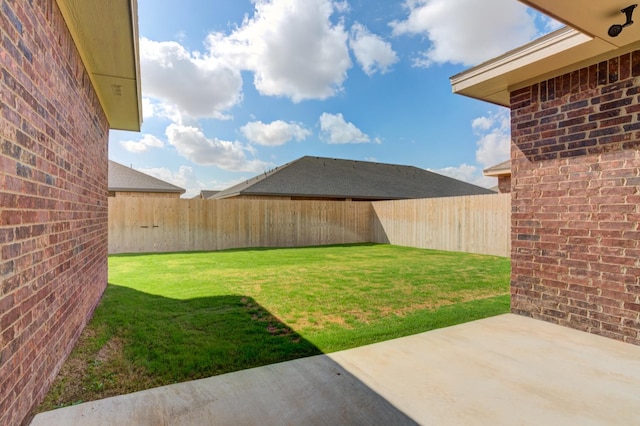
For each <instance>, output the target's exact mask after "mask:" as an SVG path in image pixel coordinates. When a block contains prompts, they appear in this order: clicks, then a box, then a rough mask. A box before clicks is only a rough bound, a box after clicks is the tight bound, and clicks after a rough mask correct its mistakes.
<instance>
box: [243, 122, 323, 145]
mask: <svg viewBox="0 0 640 426" xmlns="http://www.w3.org/2000/svg"><path fill="white" fill-rule="evenodd" d="M240 131H241V132H242V134H243V135H245V137H246V138H247V139H249V140H250V141H251V142H253V143H256V144H258V145H265V146H278V145H284V144H286V143H287V142H289V141H291V140H293V139H295V140H296V141H302V140H305V139H306V138H307V137H309V136H311V131H309V130H307V129H305V128H304V127H303V126H302V125H300V124H298V123H285V122H284V121H281V120H276V121H273V122H271V123H269V124H265V123H263V122H262V121H252V122H250V123H247V124H245V125H244V126H242V127H241V128H240Z"/></svg>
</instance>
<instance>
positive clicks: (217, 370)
mask: <svg viewBox="0 0 640 426" xmlns="http://www.w3.org/2000/svg"><path fill="white" fill-rule="evenodd" d="M92 323H94V325H95V326H97V327H101V326H102V327H106V329H107V332H108V334H109V335H111V336H117V337H119V338H121V339H122V341H123V342H124V345H123V352H124V356H125V357H126V358H127V359H129V360H130V361H131V362H132V363H133V364H135V365H136V366H139V367H142V368H143V369H144V370H145V371H146V372H147V373H148V374H150V375H153V376H155V379H157V380H159V381H160V382H162V383H163V384H168V383H175V382H181V381H185V380H192V379H196V378H202V377H209V376H213V375H218V374H223V373H228V372H231V371H237V370H242V369H246V368H252V367H258V366H262V365H267V364H273V363H276V362H281V361H287V360H291V359H295V358H301V357H307V356H311V355H318V354H320V353H322V352H321V351H320V350H319V349H318V348H317V347H315V346H314V345H313V344H311V343H309V342H308V341H306V340H305V339H303V338H302V337H301V336H300V335H298V334H297V333H296V332H294V331H293V330H291V329H290V328H289V327H287V326H286V325H285V324H283V323H282V322H280V321H279V320H278V319H277V318H275V317H273V316H272V315H271V314H270V313H269V312H268V311H267V310H265V309H264V308H263V307H261V306H260V305H259V304H258V303H256V302H255V300H253V299H252V298H250V297H244V296H216V297H206V298H198V299H189V300H176V299H170V298H166V297H162V296H157V295H152V294H147V293H142V292H139V291H136V290H133V289H131V288H128V287H123V286H118V285H114V284H110V285H109V287H108V289H107V291H106V292H105V295H104V297H103V300H102V302H101V304H100V306H99V307H98V309H97V310H96V312H95V315H94V318H93V320H92Z"/></svg>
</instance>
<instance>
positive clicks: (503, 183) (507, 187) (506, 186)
mask: <svg viewBox="0 0 640 426" xmlns="http://www.w3.org/2000/svg"><path fill="white" fill-rule="evenodd" d="M498 192H499V193H501V194H508V193H510V192H511V175H505V176H498Z"/></svg>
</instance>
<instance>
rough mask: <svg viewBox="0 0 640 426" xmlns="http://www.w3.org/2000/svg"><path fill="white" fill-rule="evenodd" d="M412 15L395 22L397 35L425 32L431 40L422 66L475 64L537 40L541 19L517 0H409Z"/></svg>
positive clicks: (420, 62) (417, 60)
mask: <svg viewBox="0 0 640 426" xmlns="http://www.w3.org/2000/svg"><path fill="white" fill-rule="evenodd" d="M404 6H405V8H406V9H407V10H408V17H407V18H406V20H403V21H393V22H391V23H390V25H391V27H392V28H393V33H394V34H395V35H401V34H411V35H420V36H425V37H427V39H428V40H429V42H430V43H431V46H430V48H429V49H428V50H427V51H424V52H421V53H420V54H419V56H418V57H417V58H415V59H414V65H416V66H423V67H426V66H430V65H432V64H434V63H437V64H441V63H445V62H450V63H456V64H463V65H465V66H470V65H475V64H478V63H480V62H482V61H484V60H487V59H490V58H492V57H495V56H498V55H500V54H502V53H504V52H506V51H508V50H510V49H512V48H514V47H517V46H520V45H522V44H525V43H527V42H528V41H530V40H532V39H533V38H534V37H535V36H536V35H537V31H536V27H535V19H534V17H533V16H532V15H531V14H529V13H528V12H527V8H526V7H525V6H524V5H522V4H520V3H518V2H515V1H513V0H482V1H478V0H405V3H404Z"/></svg>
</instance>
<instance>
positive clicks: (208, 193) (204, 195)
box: [192, 189, 220, 200]
mask: <svg viewBox="0 0 640 426" xmlns="http://www.w3.org/2000/svg"><path fill="white" fill-rule="evenodd" d="M218 192H220V191H210V190H207V189H203V190H202V191H200V193H199V194H198V195H196V196H194V197H192V198H194V199H195V198H201V199H203V200H206V199H208V198H211V197H213V196H214V195H216V194H217V193H218Z"/></svg>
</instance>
